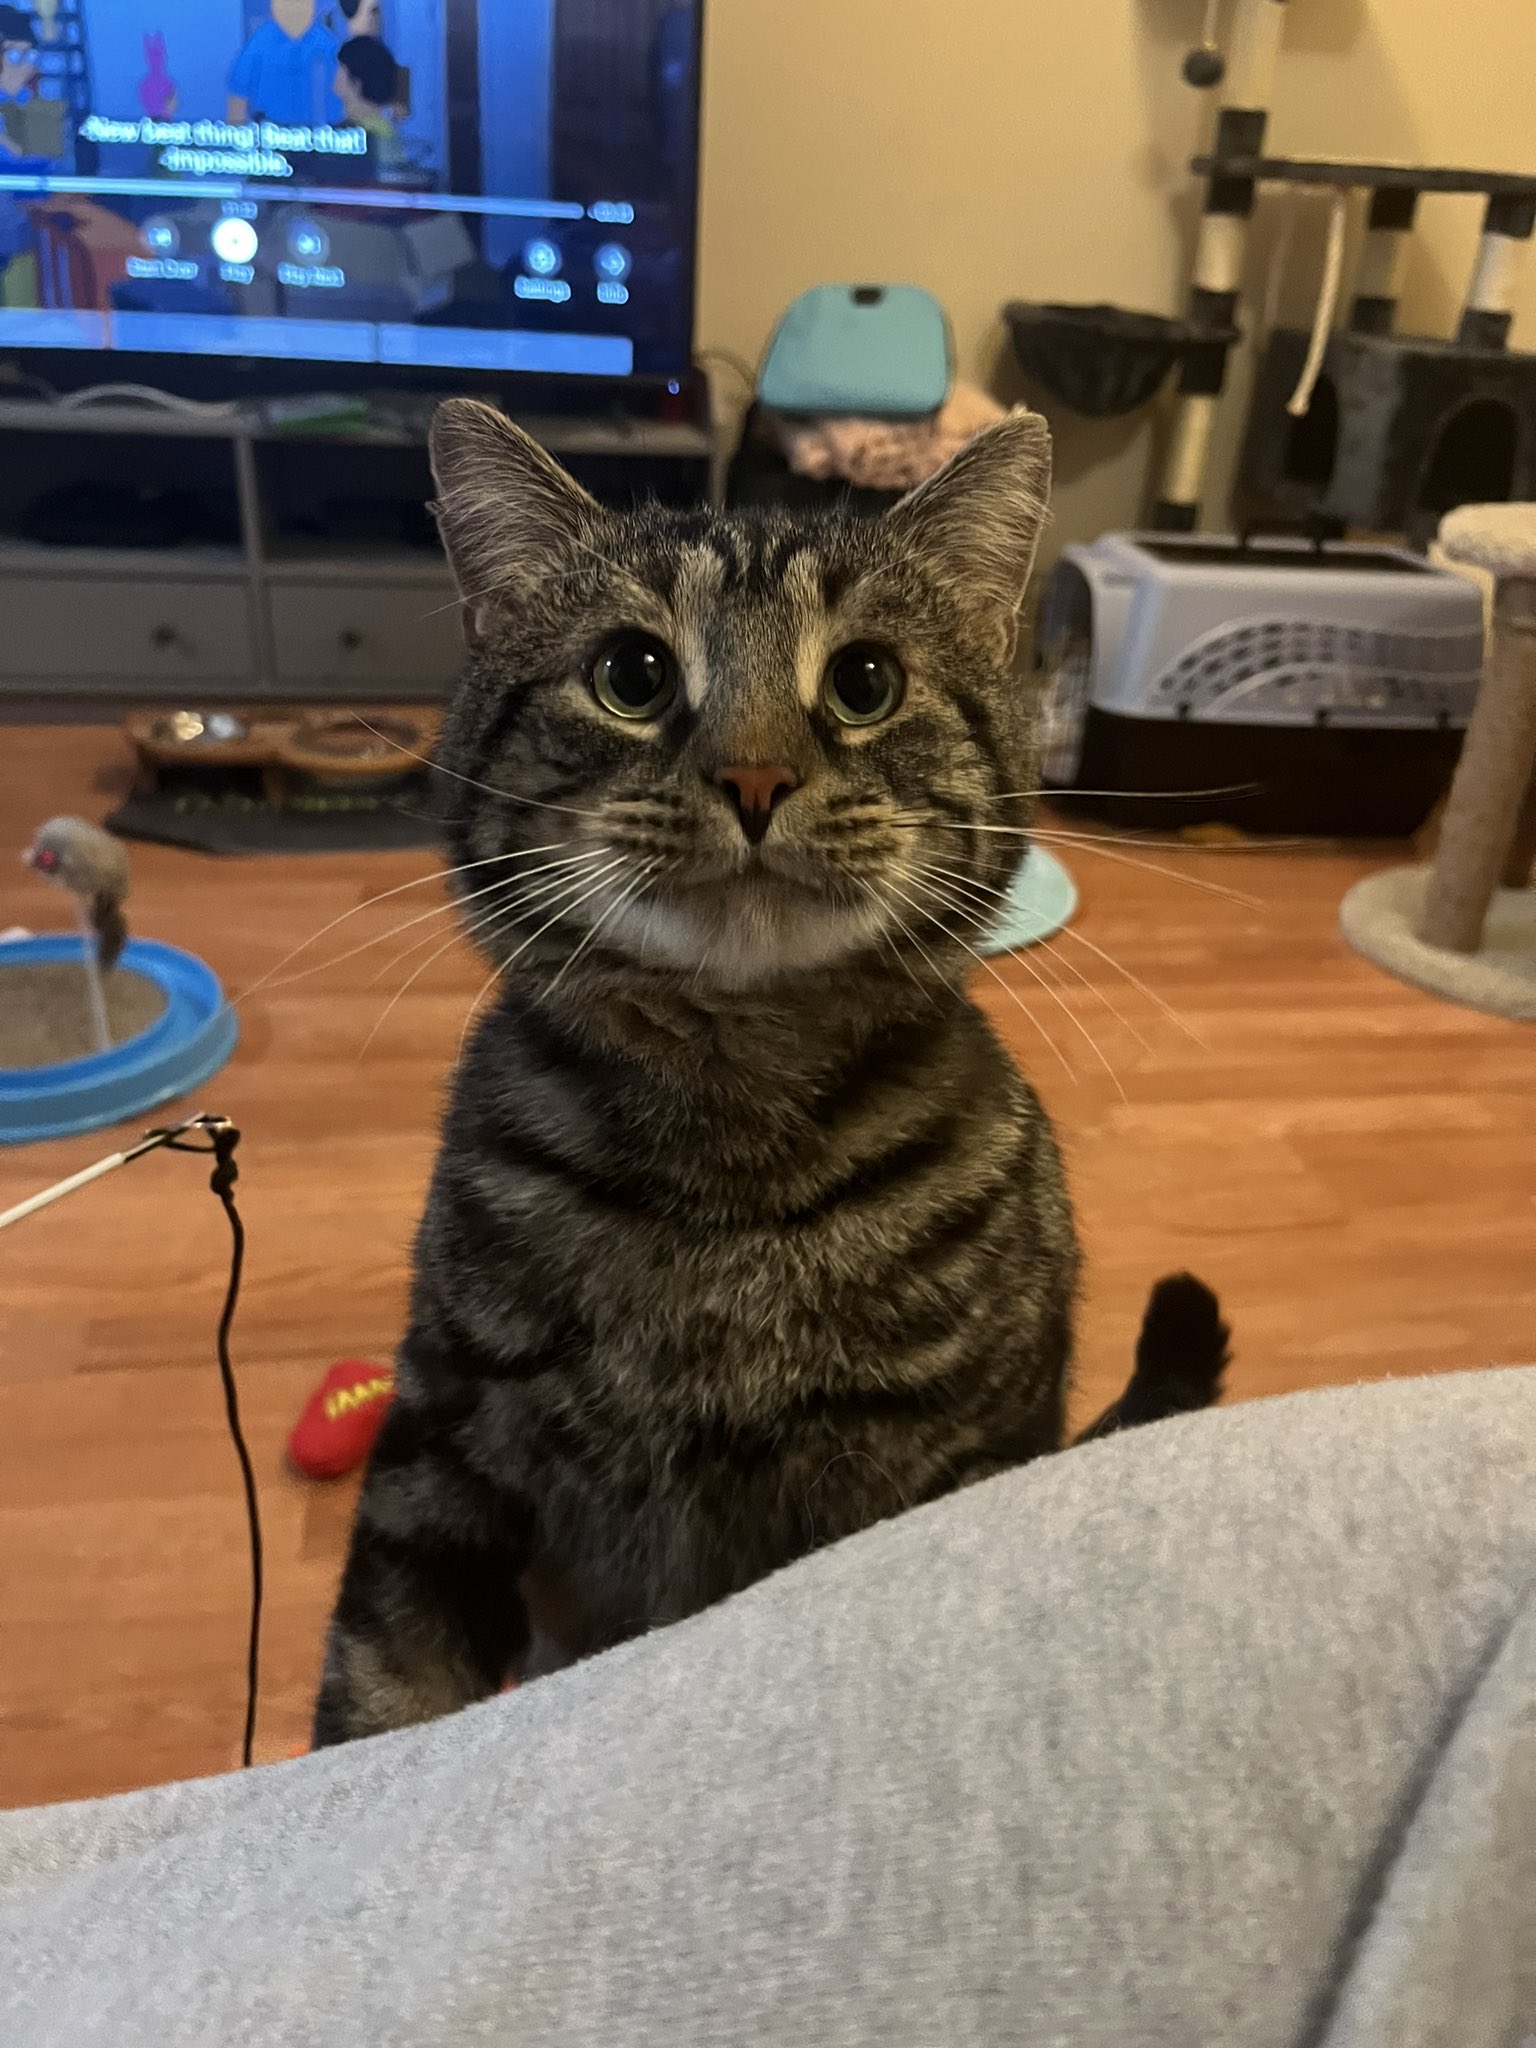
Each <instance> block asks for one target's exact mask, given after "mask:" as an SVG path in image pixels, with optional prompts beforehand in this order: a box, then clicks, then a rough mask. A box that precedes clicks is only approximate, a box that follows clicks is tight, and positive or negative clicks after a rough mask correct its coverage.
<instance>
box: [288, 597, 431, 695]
mask: <svg viewBox="0 0 1536 2048" xmlns="http://www.w3.org/2000/svg"><path fill="white" fill-rule="evenodd" d="M269 602H270V604H271V607H272V639H273V645H274V649H275V652H276V658H277V673H278V677H279V679H280V680H284V679H291V680H293V681H294V682H326V683H334V684H337V685H340V686H341V687H343V688H350V689H352V690H354V691H355V690H357V689H366V688H367V687H368V686H369V685H370V684H371V683H374V682H389V683H412V684H417V685H419V686H420V688H421V689H422V690H423V691H424V692H427V693H429V694H430V693H433V692H436V691H441V690H447V689H448V688H450V687H451V686H452V684H453V683H454V682H455V680H456V679H457V677H458V673H459V670H460V668H461V667H462V666H463V662H464V642H463V638H462V636H461V633H460V629H459V608H458V606H457V604H456V603H455V602H454V600H453V593H452V589H451V586H447V585H433V584H417V585H414V586H408V587H406V588H404V589H391V588H390V587H389V586H388V585H387V584H380V583H371V584H363V583H359V584H354V585H341V584H324V583H322V584H281V583H275V584H273V585H272V587H271V590H270V593H269Z"/></svg>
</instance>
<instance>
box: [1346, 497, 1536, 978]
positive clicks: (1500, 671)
mask: <svg viewBox="0 0 1536 2048" xmlns="http://www.w3.org/2000/svg"><path fill="white" fill-rule="evenodd" d="M1439 552H1440V556H1441V559H1442V560H1443V561H1445V562H1447V563H1448V564H1450V565H1451V566H1453V567H1456V568H1462V569H1467V570H1469V571H1472V572H1474V573H1476V574H1477V576H1478V578H1479V581H1481V582H1482V583H1483V585H1484V588H1485V589H1486V590H1487V591H1488V592H1489V604H1488V654H1487V659H1486V661H1485V663H1484V665H1483V680H1482V686H1481V688H1480V689H1479V690H1478V693H1477V703H1476V706H1475V707H1474V709H1473V713H1472V722H1471V724H1470V725H1469V726H1468V728H1467V740H1466V745H1465V746H1464V747H1463V749H1462V754H1461V762H1460V765H1459V766H1458V767H1457V770H1456V779H1455V781H1454V782H1453V783H1452V785H1451V793H1450V796H1449V797H1448V798H1447V800H1446V806H1445V817H1444V820H1443V822H1442V824H1441V828H1440V844H1439V849H1438V851H1437V852H1436V854H1435V858H1434V865H1433V866H1432V867H1429V868H1424V867H1407V868H1387V869H1384V870H1383V871H1382V872H1381V873H1380V874H1374V875H1367V876H1366V877H1365V878H1364V880H1363V881H1359V882H1357V883H1356V884H1355V886H1354V887H1353V888H1352V889H1351V890H1350V891H1349V893H1348V895H1347V896H1346V897H1345V898H1344V901H1343V903H1342V904H1341V905H1340V907H1339V923H1340V926H1341V927H1342V929H1343V932H1344V936H1345V938H1346V939H1348V941H1349V943H1350V944H1351V945H1352V946H1353V947H1354V948H1355V950H1356V951H1357V952H1359V953H1363V954H1364V955H1365V957H1366V958H1367V959H1368V960H1374V961H1375V962H1376V964H1377V966H1378V967H1384V968H1386V970H1387V972H1388V973H1389V974H1395V975H1397V976H1398V977H1399V978H1400V979H1401V980H1403V981H1408V982H1412V983H1413V984H1414V986H1415V987H1417V988H1424V989H1429V990H1430V991H1431V992H1432V993H1433V994H1435V995H1437V996H1444V997H1446V998H1447V999H1448V1000H1449V1001H1451V1002H1453V1003H1467V1004H1470V1006H1471V1007H1472V1008H1473V1009H1477V1010H1486V1011H1488V1012H1489V1013H1490V1014H1491V1015H1493V1016H1495V1017H1512V1018H1524V1019H1536V888H1532V887H1531V886H1530V883H1531V862H1532V857H1533V855H1536V505H1463V506H1462V507H1461V509H1460V510H1459V511H1457V512H1452V513H1450V514H1448V515H1447V517H1446V518H1445V520H1444V521H1443V522H1442V524H1441V527H1440V549H1439ZM1501 881H1502V884H1503V886H1502V887H1500V883H1501Z"/></svg>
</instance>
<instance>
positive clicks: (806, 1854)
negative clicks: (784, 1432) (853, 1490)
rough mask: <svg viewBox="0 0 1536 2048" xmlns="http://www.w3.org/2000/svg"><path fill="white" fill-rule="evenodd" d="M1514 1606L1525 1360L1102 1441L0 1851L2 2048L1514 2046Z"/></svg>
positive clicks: (1528, 1477)
mask: <svg viewBox="0 0 1536 2048" xmlns="http://www.w3.org/2000/svg"><path fill="white" fill-rule="evenodd" d="M1533 1581H1536V1371H1527V1372H1504V1373H1487V1374H1476V1375H1459V1376H1450V1377H1446V1378H1443V1379H1436V1380H1419V1381H1411V1382H1397V1383H1394V1384H1389V1385H1384V1386H1376V1387H1370V1388H1365V1389H1357V1390H1351V1391H1347V1392H1341V1393H1329V1394H1318V1395H1311V1396H1306V1397H1302V1398H1300V1399H1296V1400H1286V1401H1275V1402H1261V1403H1256V1404H1252V1405H1249V1406H1246V1407H1240V1408H1236V1409H1230V1410H1227V1411H1225V1412H1223V1413H1221V1414H1218V1415H1214V1416H1199V1417H1194V1418H1191V1419H1188V1420H1185V1421H1180V1422H1175V1423H1168V1424H1165V1425H1162V1426H1161V1427H1157V1428H1153V1429H1149V1430H1146V1431H1145V1432H1135V1433H1131V1434H1128V1435H1126V1436H1124V1437H1121V1438H1113V1439H1111V1440H1109V1441H1107V1442H1105V1443H1102V1444H1097V1445H1094V1446H1092V1447H1090V1448H1088V1449H1085V1450H1082V1451H1077V1452H1073V1453H1070V1454H1068V1455H1067V1456H1064V1457H1061V1458H1058V1459H1054V1460H1051V1461H1049V1462H1046V1463H1043V1464H1040V1465H1036V1466H1033V1467H1031V1468H1029V1469H1028V1470H1026V1471H1024V1472H1021V1473H1017V1474H1013V1475H1009V1476H1007V1477H1005V1478H1002V1479H998V1480H994V1481H992V1482H991V1483H989V1484H986V1485H983V1486H978V1487H975V1488H973V1489H971V1490H970V1491H969V1492H967V1493H965V1494H962V1495H960V1496H958V1497H957V1498H954V1499H952V1500H949V1501H945V1502H941V1503H939V1504H938V1505H937V1506H934V1507H931V1508H926V1509H923V1510H920V1511H919V1512H917V1513H914V1514H911V1515H908V1516H905V1517H903V1518H901V1519H900V1520H899V1521H895V1522H891V1523H887V1524H885V1525H883V1526H882V1527H880V1528H877V1529H874V1530H871V1531H869V1532H868V1533H867V1534H865V1535H864V1536H861V1537H859V1538H857V1539H855V1540H854V1541H852V1542H849V1543H846V1544H844V1545H841V1546H839V1547H838V1548H836V1549H834V1550H830V1551H827V1552H824V1553H822V1554H821V1555H819V1556H817V1557H814V1558H812V1559H809V1560H807V1561H806V1562H804V1563H802V1564H800V1565H798V1566H796V1567H794V1568H793V1569H791V1570H789V1571H787V1572H784V1573H782V1574H781V1575H780V1576H779V1577H777V1578H775V1579H773V1580H770V1581H769V1582H767V1583H766V1584H764V1585H762V1586H759V1587H757V1588H756V1589H754V1590H753V1591H752V1592H749V1593H747V1594H745V1595H743V1596H742V1597H740V1598H738V1599H736V1600H734V1601H731V1602H729V1603H728V1604H727V1605H725V1606H723V1607H721V1608H718V1609H716V1610H714V1611H713V1612H711V1613H709V1614H706V1615H703V1616H701V1617H700V1618H698V1619H697V1620H695V1621H692V1622H688V1623H684V1624H682V1625H681V1626H678V1627H676V1628H672V1629H669V1630H666V1631H664V1632H662V1633H659V1634H657V1635H654V1636H652V1637H650V1638H648V1639H646V1640H644V1641H641V1642H637V1643H634V1644H631V1645H629V1646H628V1647H626V1648H624V1649H622V1650H619V1651H616V1652H613V1653H611V1654H610V1655H608V1656H605V1657H600V1658H597V1659H595V1660H594V1661H592V1662H591V1663H588V1664H585V1665H582V1666H580V1667H578V1668H577V1669H575V1670H573V1671H570V1672H566V1673H563V1674H561V1675H560V1676H558V1677H555V1678H551V1679H547V1680H544V1681H542V1682H540V1683H538V1684H535V1685H532V1686H529V1687H528V1688H526V1689H525V1690H524V1691H523V1692H521V1693H519V1694H515V1695H512V1696H509V1697H507V1698H504V1699H500V1700H496V1701H492V1702H490V1703H488V1704H486V1705H484V1706H481V1707H476V1708H473V1709H471V1710H470V1711H469V1712H467V1713H465V1714H462V1715H460V1716H458V1717H456V1718H455V1719H453V1720H451V1721H442V1722H437V1723H435V1724H433V1725H431V1726H429V1727H426V1728H422V1729H418V1730H414V1731H410V1732H408V1733H405V1734H402V1735H391V1736H385V1737H382V1738H380V1739H378V1740H376V1741H372V1742H367V1743H360V1744H357V1745H354V1746H353V1747H351V1748H345V1749H340V1750H331V1751H328V1752H326V1753H325V1754H323V1755H321V1756H317V1757H314V1758H310V1759H306V1760H303V1761H300V1762H297V1763H292V1764H284V1765H278V1766H276V1767H273V1768H271V1769H267V1770H261V1771H256V1772H252V1773H250V1774H248V1775H246V1776H244V1777H237V1778H224V1779H218V1780H208V1781H205V1782H202V1783H198V1784H191V1785H178V1786H170V1787H166V1788H165V1789H163V1790H159V1791H154V1792H149V1793H140V1794H134V1795H132V1796H130V1797H128V1798H124V1799H116V1800H107V1801H103V1802H99V1803H93V1804H89V1805H81V1806H72V1807H60V1808H55V1809H51V1810H41V1811H35V1812H28V1813H18V1814H13V1815H10V1816H8V1817H7V1816H0V2041H3V2042H4V2043H5V2044H6V2048H63V2044H68V2048H105V2044H108V2043H110V2044H111V2048H140V2044H142V2048H177V2044H191V2043H196V2044H198V2048H206V2044H211V2043H218V2044H220V2048H235V2044H241V2043H251V2044H261V2048H272V2044H292V2043H314V2044H317V2048H318V2044H324V2048H353V2044H357V2048H363V2044H367V2048H386V2044H393V2043H422V2044H427V2043H431V2044H457V2043H461V2042H506V2043H518V2044H525V2043H528V2044H540V2048H573V2044H598V2043H602V2044H613V2048H651V2044H663V2043H665V2044H667V2048H703V2044H709V2048H723V2044H734V2043H744V2044H745V2043H750V2044H770V2048H771V2044H776V2043H786V2044H793V2048H813V2044H814V2048H827V2044H843V2043H848V2044H852V2043H858V2044H864V2043H868V2044H871V2048H873V2044H876V2043H878V2044H882V2048H890V2044H895V2048H903V2044H912V2048H918V2044H921V2048H940V2044H942V2048H970V2044H987V2048H991V2044H1000V2043H1025V2042H1027V2043H1029V2044H1031V2048H1049V2044H1071V2048H1085V2044H1095V2048H1100V2044H1102V2048H1110V2044H1114V2048H1133V2044H1134V2048H1140V2044H1146V2043H1168V2044H1175V2043H1176V2044H1180V2048H1184V2044H1200V2048H1204V2044H1207V2043H1221V2044H1223V2048H1261V2044H1263V2048H1268V2044H1276V2048H1278V2044H1307V2048H1343V2044H1346V2043H1347V2044H1350V2048H1442V2044H1444V2048H1450V2044H1452V2043H1454V2044H1455V2048H1515V2044H1517V2043H1519V2042H1521V2041H1522V2040H1523V2039H1524V2038H1525V2036H1526V2035H1527V2034H1536V1989H1533V1983H1532V1973H1533V1971H1536V1729H1533V1697H1536V1606H1533ZM12 1739H16V1738H14V1737H13V1738H12ZM23 1739H24V1738H23Z"/></svg>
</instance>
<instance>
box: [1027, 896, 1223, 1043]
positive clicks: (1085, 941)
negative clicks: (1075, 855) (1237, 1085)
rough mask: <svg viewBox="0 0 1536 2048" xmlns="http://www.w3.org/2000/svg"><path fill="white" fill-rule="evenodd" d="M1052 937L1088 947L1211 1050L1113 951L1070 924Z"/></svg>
mask: <svg viewBox="0 0 1536 2048" xmlns="http://www.w3.org/2000/svg"><path fill="white" fill-rule="evenodd" d="M1054 937H1056V938H1066V939H1071V940H1073V941H1074V942H1075V943H1076V944H1077V945H1079V946H1086V947H1087V948H1088V951H1089V952H1090V953H1092V954H1094V955H1096V956H1097V958H1098V959H1100V960H1102V961H1103V962H1104V964H1105V966H1106V967H1112V968H1113V969H1114V971H1115V973H1116V974H1119V975H1123V976H1124V978H1125V980H1126V981H1128V982H1129V983H1130V985H1131V987H1132V988H1134V989H1136V990H1137V991H1138V992H1139V993H1140V994H1141V995H1144V996H1145V997H1146V999H1147V1001H1148V1002H1149V1003H1151V1004H1153V1006H1154V1007H1155V1008H1157V1009H1159V1010H1161V1011H1162V1013H1163V1015H1164V1016H1165V1017H1166V1018H1167V1019H1168V1021H1169V1023H1170V1024H1172V1025H1174V1026H1175V1027H1176V1028H1177V1029H1178V1030H1180V1031H1182V1032H1183V1033H1184V1036H1185V1037H1186V1038H1188V1039H1190V1040H1191V1041H1192V1042H1193V1043H1194V1044H1196V1045H1198V1046H1199V1047H1200V1050H1201V1051H1202V1052H1211V1051H1212V1050H1213V1047H1212V1045H1211V1042H1210V1040H1209V1039H1208V1038H1202V1037H1201V1035H1200V1033H1199V1032H1198V1031H1197V1030H1196V1029H1195V1027H1194V1025H1193V1024H1191V1023H1190V1021H1189V1019H1188V1018H1187V1017H1184V1016H1181V1015H1180V1014H1179V1012H1178V1011H1177V1010H1176V1009H1175V1008H1174V1007H1173V1005H1172V1004H1171V1003H1170V1002H1167V1001H1165V999H1164V998H1163V997H1162V996H1160V995H1159V994H1158V992H1157V990H1156V989H1155V988H1149V987H1148V985H1147V983H1146V982H1144V981H1143V980H1142V979H1141V976H1140V975H1139V974H1133V973H1132V972H1131V970H1130V968H1129V967H1127V966H1126V965H1125V963H1124V962H1123V961H1121V960H1117V959H1116V958H1115V956H1114V955H1113V953H1107V952H1106V951H1105V950H1104V948H1103V947H1102V946H1100V945H1096V944H1095V942H1094V941H1093V940H1092V939H1090V938H1087V937H1085V936H1084V934H1083V933H1082V932H1080V931H1075V930H1074V929H1073V927H1072V926H1071V925H1063V926H1062V927H1061V929H1060V930H1059V931H1058V932H1056V933H1055V934H1054ZM1046 943H1047V944H1049V943H1050V941H1047V942H1046Z"/></svg>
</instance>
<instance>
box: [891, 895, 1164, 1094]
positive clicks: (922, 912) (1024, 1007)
mask: <svg viewBox="0 0 1536 2048" xmlns="http://www.w3.org/2000/svg"><path fill="white" fill-rule="evenodd" d="M902 872H903V874H905V875H906V877H907V879H908V880H909V881H910V880H912V879H913V877H912V875H911V873H910V871H909V870H907V869H905V868H904V869H903V870H902ZM886 886H887V887H888V888H895V884H894V883H893V882H888V883H887V884H886ZM918 886H919V887H923V886H925V885H923V884H919V885H918ZM926 886H927V888H928V889H929V890H930V891H931V890H932V884H931V883H929V884H927V885H926ZM896 893H897V895H898V896H900V897H901V900H902V901H903V902H904V903H906V904H909V905H910V906H911V907H912V909H914V910H915V911H916V912H917V914H918V916H919V917H932V915H933V912H932V911H931V910H930V909H927V908H925V906H924V905H923V904H921V903H919V902H917V901H916V899H915V898H914V897H911V896H908V895H907V894H906V893H905V892H904V891H903V890H900V889H897V890H896ZM934 901H935V902H936V903H938V904H939V906H940V908H941V909H942V908H944V907H945V906H944V904H943V901H942V899H941V898H939V897H937V896H935V897H934ZM949 907H950V909H951V911H953V905H951V906H949ZM945 929H946V931H948V927H947V926H946V927H945ZM948 935H949V937H950V938H951V939H953V940H954V942H955V944H956V945H957V946H962V947H964V948H965V951H966V952H967V953H969V954H970V956H971V958H972V959H973V960H974V961H975V962H976V963H977V965H978V966H980V967H984V968H985V969H986V971H987V973H988V974H990V975H991V977H992V979H993V980H994V981H995V982H996V983H997V985H998V987H999V988H1000V989H1002V990H1003V992H1004V994H1005V995H1006V996H1007V997H1008V999H1009V1001H1010V1002H1012V1003H1014V1004H1015V1005H1016V1006H1017V1007H1018V1009H1019V1010H1020V1011H1022V1013H1023V1014H1024V1016H1026V1017H1027V1018H1028V1019H1029V1022H1030V1023H1031V1025H1032V1026H1033V1027H1034V1029H1035V1030H1036V1031H1038V1032H1039V1034H1040V1036H1041V1037H1042V1038H1043V1039H1044V1040H1045V1042H1046V1044H1047V1045H1048V1046H1049V1047H1050V1049H1051V1051H1052V1052H1053V1053H1054V1054H1055V1055H1056V1058H1057V1059H1058V1060H1059V1061H1060V1062H1061V1065H1062V1069H1063V1071H1064V1072H1065V1073H1066V1074H1067V1076H1068V1077H1069V1079H1071V1080H1072V1081H1074V1082H1077V1083H1079V1084H1080V1083H1081V1076H1080V1075H1079V1074H1078V1073H1077V1072H1076V1071H1075V1070H1074V1068H1073V1066H1072V1063H1071V1061H1070V1060H1069V1059H1068V1058H1067V1056H1066V1054H1065V1053H1064V1052H1063V1051H1062V1049H1061V1047H1060V1046H1059V1045H1058V1044H1057V1043H1056V1041H1055V1039H1054V1038H1052V1036H1051V1034H1050V1032H1049V1031H1047V1030H1046V1028H1045V1026H1044V1025H1043V1024H1042V1023H1041V1022H1040V1019H1039V1018H1038V1017H1037V1016H1036V1015H1035V1013H1034V1011H1033V1010H1032V1009H1031V1008H1030V1007H1029V1005H1028V1003H1026V1002H1025V1000H1024V998H1023V997H1022V996H1021V995H1020V994H1019V992H1018V990H1017V989H1016V988H1010V987H1009V985H1008V983H1007V982H1006V981H1005V980H1004V979H1003V977H1002V975H1000V974H999V973H998V971H997V969H996V968H995V967H994V966H993V965H992V963H991V961H990V960H988V959H987V957H986V955H985V954H983V953H978V952H977V951H976V948H975V947H974V946H972V945H969V944H968V943H967V942H966V941H965V940H964V939H962V938H961V937H960V935H959V933H958V932H949V933H948ZM1035 979H1036V980H1037V981H1039V982H1040V985H1041V987H1042V988H1044V989H1045V990H1046V993H1047V994H1052V995H1053V994H1055V991H1054V990H1053V989H1051V988H1050V985H1049V984H1048V983H1047V982H1045V981H1044V980H1042V979H1041V977H1040V976H1039V975H1036V976H1035ZM1056 1000H1057V1003H1058V1005H1059V1006H1060V1008H1061V1010H1062V1011H1063V1013H1064V1014H1065V1015H1066V1016H1068V1017H1072V1012H1071V1011H1070V1010H1068V1009H1067V1006H1066V1004H1065V1003H1063V1002H1061V999H1060V997H1059V996H1058V997H1057V998H1056ZM1072 1022H1073V1023H1074V1024H1076V1025H1077V1028H1078V1030H1079V1031H1081V1032H1082V1034H1083V1036H1084V1038H1086V1039H1087V1040H1088V1043H1089V1044H1090V1045H1092V1046H1093V1050H1094V1052H1095V1053H1096V1054H1097V1055H1098V1058H1099V1059H1100V1060H1101V1061H1102V1062H1103V1064H1104V1065H1105V1067H1106V1068H1108V1067H1109V1062H1108V1061H1107V1060H1105V1059H1104V1055H1103V1053H1102V1052H1100V1051H1099V1048H1098V1046H1097V1045H1094V1042H1093V1038H1092V1036H1091V1035H1090V1033H1089V1032H1088V1031H1087V1030H1086V1029H1084V1027H1083V1025H1082V1024H1081V1023H1080V1022H1079V1020H1078V1019H1077V1018H1076V1017H1072ZM1109 1071H1110V1073H1111V1077H1112V1078H1113V1071H1114V1070H1113V1069H1112V1068H1110V1069H1109ZM1116 1085H1117V1086H1118V1085H1119V1084H1118V1082H1117V1083H1116ZM1122 1092H1123V1091H1122Z"/></svg>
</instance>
